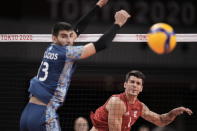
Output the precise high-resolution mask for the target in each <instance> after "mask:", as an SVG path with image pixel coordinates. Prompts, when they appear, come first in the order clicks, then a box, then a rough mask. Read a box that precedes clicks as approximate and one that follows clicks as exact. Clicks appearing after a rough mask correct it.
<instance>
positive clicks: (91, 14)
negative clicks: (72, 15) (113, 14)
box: [74, 0, 108, 35]
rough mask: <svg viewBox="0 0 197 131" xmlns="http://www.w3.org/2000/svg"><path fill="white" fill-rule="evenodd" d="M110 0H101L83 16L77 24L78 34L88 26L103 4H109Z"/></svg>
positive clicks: (76, 30)
mask: <svg viewBox="0 0 197 131" xmlns="http://www.w3.org/2000/svg"><path fill="white" fill-rule="evenodd" d="M107 2H108V0H99V1H98V2H97V3H96V5H95V6H94V8H92V9H91V10H90V11H89V12H88V13H87V14H86V15H84V16H82V17H81V18H80V19H79V21H78V22H77V23H76V24H75V26H74V30H75V32H76V33H77V35H80V34H81V33H82V32H83V31H84V30H85V29H86V28H87V26H88V24H89V22H90V21H91V20H92V18H93V17H94V15H95V14H96V12H98V11H99V10H100V8H102V7H103V6H105V5H106V4H107Z"/></svg>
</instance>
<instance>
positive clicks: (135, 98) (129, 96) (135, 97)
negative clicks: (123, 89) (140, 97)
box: [125, 93, 137, 104]
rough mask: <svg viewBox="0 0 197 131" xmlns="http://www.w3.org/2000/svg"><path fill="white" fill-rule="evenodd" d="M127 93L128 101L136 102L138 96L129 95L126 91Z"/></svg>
mask: <svg viewBox="0 0 197 131" xmlns="http://www.w3.org/2000/svg"><path fill="white" fill-rule="evenodd" d="M125 95H126V99H127V101H128V102H129V103H130V104H134V103H135V101H136V100H137V96H134V95H129V94H127V93H125Z"/></svg>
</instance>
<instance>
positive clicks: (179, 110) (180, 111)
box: [172, 107, 193, 116]
mask: <svg viewBox="0 0 197 131" xmlns="http://www.w3.org/2000/svg"><path fill="white" fill-rule="evenodd" d="M184 112H186V113H187V114H188V115H192V113H193V112H192V110H190V109H189V108H185V107H178V108H175V109H173V110H172V114H174V115H176V116H178V115H181V114H183V113H184Z"/></svg>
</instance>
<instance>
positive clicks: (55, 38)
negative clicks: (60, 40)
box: [52, 35, 57, 43]
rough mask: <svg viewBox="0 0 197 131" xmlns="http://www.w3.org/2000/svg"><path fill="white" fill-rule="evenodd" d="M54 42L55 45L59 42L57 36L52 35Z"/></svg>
mask: <svg viewBox="0 0 197 131" xmlns="http://www.w3.org/2000/svg"><path fill="white" fill-rule="evenodd" d="M52 41H53V42H54V43H56V42H57V37H56V36H55V35H52Z"/></svg>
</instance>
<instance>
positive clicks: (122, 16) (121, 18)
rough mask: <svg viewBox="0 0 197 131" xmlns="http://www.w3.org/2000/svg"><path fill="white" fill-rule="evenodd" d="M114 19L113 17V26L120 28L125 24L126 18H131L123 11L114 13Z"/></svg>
mask: <svg viewBox="0 0 197 131" xmlns="http://www.w3.org/2000/svg"><path fill="white" fill-rule="evenodd" d="M114 17H115V24H118V25H119V26H120V27H121V26H123V25H124V24H125V23H126V22H127V20H128V18H130V17H131V16H130V15H129V13H128V12H126V11H125V10H120V11H118V12H116V14H115V16H114Z"/></svg>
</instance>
